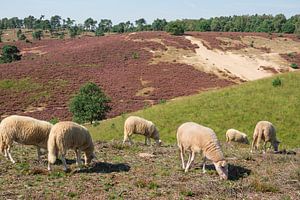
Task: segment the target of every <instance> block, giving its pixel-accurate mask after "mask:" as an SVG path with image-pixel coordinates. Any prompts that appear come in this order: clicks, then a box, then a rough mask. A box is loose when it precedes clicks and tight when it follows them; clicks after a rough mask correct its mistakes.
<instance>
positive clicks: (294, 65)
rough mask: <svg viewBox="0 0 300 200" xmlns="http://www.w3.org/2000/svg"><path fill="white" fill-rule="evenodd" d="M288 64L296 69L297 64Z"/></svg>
mask: <svg viewBox="0 0 300 200" xmlns="http://www.w3.org/2000/svg"><path fill="white" fill-rule="evenodd" d="M290 66H291V68H293V69H298V65H297V64H296V63H292V64H291V65H290Z"/></svg>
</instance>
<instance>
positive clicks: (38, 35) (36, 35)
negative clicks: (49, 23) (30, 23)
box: [32, 30, 43, 40]
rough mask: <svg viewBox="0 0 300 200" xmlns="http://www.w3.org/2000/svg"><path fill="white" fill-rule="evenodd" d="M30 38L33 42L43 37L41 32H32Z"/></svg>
mask: <svg viewBox="0 0 300 200" xmlns="http://www.w3.org/2000/svg"><path fill="white" fill-rule="evenodd" d="M32 37H33V39H35V40H41V38H42V37H43V32H42V31H40V30H39V31H34V32H33V33H32Z"/></svg>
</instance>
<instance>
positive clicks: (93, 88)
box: [69, 82, 111, 124]
mask: <svg viewBox="0 0 300 200" xmlns="http://www.w3.org/2000/svg"><path fill="white" fill-rule="evenodd" d="M109 102H110V99H109V98H108V97H107V96H106V95H105V94H104V93H103V92H102V90H101V89H100V88H99V87H98V86H97V85H96V84H95V83H92V82H90V83H87V84H85V85H84V86H82V87H81V88H80V91H79V93H78V94H77V95H75V96H74V97H73V98H72V99H71V102H70V105H69V109H70V111H71V112H72V113H73V119H74V121H77V122H79V123H82V122H90V123H91V124H92V123H93V121H97V120H102V119H104V118H105V116H106V113H107V112H108V111H110V110H111V107H110V106H109V105H108V104H109Z"/></svg>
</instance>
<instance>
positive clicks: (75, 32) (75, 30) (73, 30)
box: [69, 26, 79, 38]
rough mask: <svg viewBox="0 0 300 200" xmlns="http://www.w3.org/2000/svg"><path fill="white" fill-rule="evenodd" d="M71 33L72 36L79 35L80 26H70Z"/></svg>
mask: <svg viewBox="0 0 300 200" xmlns="http://www.w3.org/2000/svg"><path fill="white" fill-rule="evenodd" d="M69 34H70V37H71V38H75V37H76V36H77V35H79V28H78V26H72V27H70V28H69Z"/></svg>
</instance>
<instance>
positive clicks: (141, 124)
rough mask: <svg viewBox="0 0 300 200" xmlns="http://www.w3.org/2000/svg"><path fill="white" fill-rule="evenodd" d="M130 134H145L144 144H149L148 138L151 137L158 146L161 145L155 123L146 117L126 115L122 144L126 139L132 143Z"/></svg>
mask: <svg viewBox="0 0 300 200" xmlns="http://www.w3.org/2000/svg"><path fill="white" fill-rule="evenodd" d="M132 134H140V135H144V136H145V145H147V144H148V141H149V143H150V144H151V141H150V138H153V139H154V140H155V142H156V144H157V145H158V146H160V145H161V143H162V141H161V140H160V139H159V132H158V130H157V128H156V127H155V125H154V124H153V123H152V122H151V121H148V120H146V119H143V118H141V117H136V116H131V117H128V118H127V119H126V121H125V123H124V140H123V144H125V142H126V141H127V140H129V143H130V144H132V141H131V139H130V136H131V135H132Z"/></svg>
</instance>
